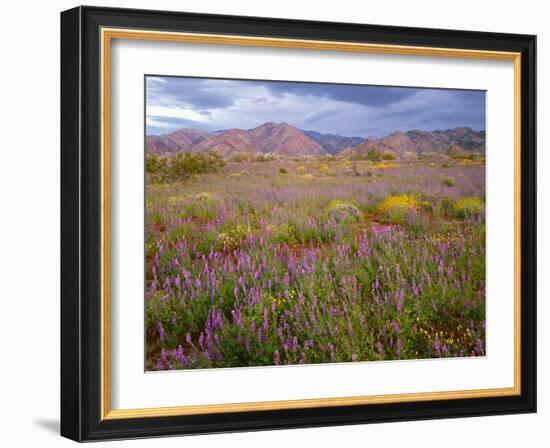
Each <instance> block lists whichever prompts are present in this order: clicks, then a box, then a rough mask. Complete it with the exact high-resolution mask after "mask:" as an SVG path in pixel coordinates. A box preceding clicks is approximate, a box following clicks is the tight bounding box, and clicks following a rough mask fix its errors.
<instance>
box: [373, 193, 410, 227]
mask: <svg viewBox="0 0 550 448" xmlns="http://www.w3.org/2000/svg"><path fill="white" fill-rule="evenodd" d="M419 205H420V204H419V202H418V200H417V199H416V198H415V197H414V196H411V195H408V194H401V195H396V196H388V197H387V198H385V199H384V200H383V201H382V202H380V204H378V206H377V207H376V213H378V214H379V215H381V216H382V218H383V219H384V220H386V221H389V222H391V223H394V224H404V223H405V222H407V219H408V217H409V215H410V214H411V213H415V212H416V211H417V209H418V207H419Z"/></svg>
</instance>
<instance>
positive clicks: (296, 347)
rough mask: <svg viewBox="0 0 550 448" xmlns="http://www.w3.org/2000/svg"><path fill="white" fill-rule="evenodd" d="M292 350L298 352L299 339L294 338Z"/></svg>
mask: <svg viewBox="0 0 550 448" xmlns="http://www.w3.org/2000/svg"><path fill="white" fill-rule="evenodd" d="M292 349H293V350H294V351H295V352H296V351H298V337H296V336H294V337H293V338H292Z"/></svg>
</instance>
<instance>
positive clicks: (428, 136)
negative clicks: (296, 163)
mask: <svg viewBox="0 0 550 448" xmlns="http://www.w3.org/2000/svg"><path fill="white" fill-rule="evenodd" d="M450 146H456V147H459V148H461V149H463V150H466V151H473V152H479V153H483V152H484V151H485V131H474V130H472V129H470V128H468V127H457V128H454V129H447V130H442V131H433V132H427V131H420V130H413V131H408V132H401V131H396V132H393V133H392V134H390V135H387V136H385V137H381V138H367V139H362V138H361V137H343V136H340V135H335V134H322V133H319V132H316V131H302V130H301V129H298V128H296V127H294V126H291V125H289V124H287V123H264V124H262V125H260V126H258V127H256V128H254V129H249V130H242V129H229V130H224V131H217V132H213V133H207V132H205V131H201V130H198V129H180V130H178V131H176V132H173V133H171V134H165V135H159V136H147V151H149V152H154V153H156V154H166V155H169V154H174V153H177V152H180V151H192V152H206V151H214V152H217V153H218V154H219V155H220V156H222V157H224V158H228V157H231V156H233V155H236V154H249V155H260V154H273V155H276V156H280V157H306V156H320V155H326V154H332V155H341V156H343V157H352V156H360V155H361V154H362V153H366V152H368V151H369V150H370V149H377V150H380V151H383V152H389V153H392V154H394V155H395V156H396V157H397V158H406V157H409V156H411V155H413V156H417V155H421V154H426V153H440V152H443V151H446V150H447V148H449V147H450Z"/></svg>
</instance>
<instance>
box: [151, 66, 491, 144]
mask: <svg viewBox="0 0 550 448" xmlns="http://www.w3.org/2000/svg"><path fill="white" fill-rule="evenodd" d="M146 96H147V99H146V114H147V117H146V118H147V121H146V123H147V134H148V135H153V134H155V135H158V134H166V133H169V132H173V131H175V130H177V129H180V128H184V127H187V128H196V129H203V130H205V131H217V130H222V129H229V128H239V129H251V128H254V127H256V126H259V125H260V124H263V123H265V122H269V121H272V122H276V123H279V122H287V123H289V124H291V125H292V126H296V127H298V128H300V129H303V130H314V131H319V132H322V133H331V134H339V135H345V136H359V137H369V136H378V137H380V136H384V135H387V134H390V133H392V132H394V131H396V130H401V131H408V130H412V129H422V130H425V131H433V130H437V129H449V128H454V127H457V126H469V127H471V128H472V129H474V130H481V129H485V92H483V91H472V90H447V89H425V88H422V89H418V88H406V87H381V86H361V85H345V84H320V83H299V82H280V81H240V80H239V81H237V80H224V79H206V78H184V77H159V76H154V77H153V76H148V77H147V78H146Z"/></svg>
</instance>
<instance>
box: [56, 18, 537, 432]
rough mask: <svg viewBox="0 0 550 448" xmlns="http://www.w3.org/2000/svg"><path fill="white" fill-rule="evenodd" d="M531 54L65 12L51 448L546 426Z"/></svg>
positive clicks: (396, 34) (395, 36) (360, 29)
mask: <svg viewBox="0 0 550 448" xmlns="http://www.w3.org/2000/svg"><path fill="white" fill-rule="evenodd" d="M535 43H536V38H535V36H530V35H515V34H496V33H486V32H472V31H450V30H437V29H419V28H403V27H392V26H379V25H376V26H373V25H362V24H350V23H328V22H312V21H294V20H280V19H267V18H256V17H236V16H235V17H233V16H217V15H204V14H188V13H179V12H178V13H176V12H162V11H142V10H123V9H109V8H96V7H78V8H75V9H71V10H69V11H65V12H63V13H62V14H61V83H62V84H61V106H62V107H61V109H62V112H61V171H62V189H61V205H62V207H61V209H62V211H61V235H62V247H61V251H62V261H61V271H62V291H61V314H62V316H61V317H62V328H61V351H62V360H61V433H62V435H63V436H65V437H68V438H71V439H74V440H77V441H91V440H100V439H118V438H134V437H152V436H159V435H178V434H181V435H184V434H195V433H208V432H222V431H223V432H227V431H245V430H258V429H277V428H296V427H311V426H326V425H339V424H356V423H370V422H386V421H399V420H414V419H432V418H448V417H462V416H478V415H496V414H509V413H526V412H535V411H536V346H535V336H536V309H535V308H536V209H535V207H536V205H535V204H536V201H535V195H536V192H535V185H536V181H535V159H536V157H535V125H536V120H535V103H536V98H535V88H536V84H535V73H536V70H535Z"/></svg>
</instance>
